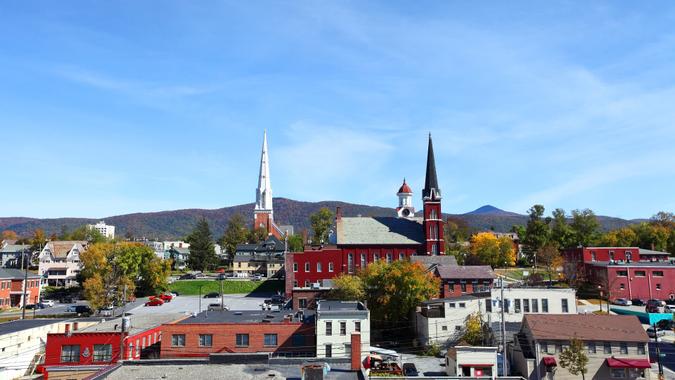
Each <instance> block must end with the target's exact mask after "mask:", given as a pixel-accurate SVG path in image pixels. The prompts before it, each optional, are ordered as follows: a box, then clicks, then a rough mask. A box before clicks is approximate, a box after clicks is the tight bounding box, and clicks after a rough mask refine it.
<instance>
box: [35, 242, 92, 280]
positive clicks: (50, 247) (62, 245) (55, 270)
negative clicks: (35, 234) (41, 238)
mask: <svg viewBox="0 0 675 380" xmlns="http://www.w3.org/2000/svg"><path fill="white" fill-rule="evenodd" d="M86 249H87V242H86V241H50V242H48V243H47V244H46V245H45V247H44V248H43V249H42V251H41V252H40V256H39V260H40V266H39V268H38V273H39V274H40V275H41V276H42V277H43V278H44V279H45V280H46V283H47V285H49V286H72V285H77V280H76V277H77V275H78V274H79V273H80V271H81V270H82V263H81V262H80V254H81V253H82V252H84V251H85V250H86Z"/></svg>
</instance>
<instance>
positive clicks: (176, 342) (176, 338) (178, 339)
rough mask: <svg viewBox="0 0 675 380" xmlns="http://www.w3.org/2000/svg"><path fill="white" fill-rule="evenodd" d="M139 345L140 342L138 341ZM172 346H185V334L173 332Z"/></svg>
mask: <svg viewBox="0 0 675 380" xmlns="http://www.w3.org/2000/svg"><path fill="white" fill-rule="evenodd" d="M136 345H138V342H136ZM171 346H172V347H185V334H173V335H171Z"/></svg>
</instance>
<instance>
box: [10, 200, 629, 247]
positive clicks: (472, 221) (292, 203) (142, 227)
mask: <svg viewBox="0 0 675 380" xmlns="http://www.w3.org/2000/svg"><path fill="white" fill-rule="evenodd" d="M322 207H327V208H328V209H330V210H333V211H334V210H335V209H336V207H341V208H342V214H343V215H344V216H359V215H361V216H393V215H396V211H395V209H393V208H388V207H377V206H368V205H361V204H353V203H346V202H339V201H322V202H302V201H296V200H292V199H287V198H274V219H275V221H276V222H277V224H282V225H283V224H290V225H293V226H294V228H295V231H296V233H297V232H300V231H302V230H303V229H309V227H310V226H309V215H311V214H312V213H314V212H316V211H318V210H319V209H320V208H322ZM237 213H239V214H241V215H243V216H244V217H245V218H246V219H251V217H252V214H253V203H247V204H243V205H237V206H230V207H224V208H219V209H212V210H209V209H184V210H173V211H160V212H147V213H134V214H125V215H116V216H109V217H105V218H98V219H89V218H53V219H39V218H26V217H0V231H4V230H12V231H14V232H16V233H18V234H19V235H20V236H28V235H30V234H31V233H32V231H33V230H35V229H36V228H42V229H43V230H45V232H46V233H47V236H50V235H51V234H57V235H58V234H59V233H61V231H62V230H63V229H64V228H65V229H67V230H70V231H72V230H73V229H75V228H77V227H79V226H81V225H83V224H93V223H95V222H97V221H99V220H104V221H105V222H106V223H107V224H111V225H114V226H115V233H116V235H117V236H120V237H121V236H125V234H127V233H131V234H132V235H133V236H135V237H146V238H148V239H162V240H166V239H180V238H183V237H185V236H186V235H187V234H189V233H190V231H191V230H192V228H193V227H194V226H195V224H196V223H197V220H199V218H201V217H204V218H206V219H207V220H208V221H209V224H210V226H211V231H212V232H213V234H214V237H216V238H217V237H219V236H221V235H222V233H223V231H224V230H225V227H226V226H227V222H228V220H229V219H230V217H232V215H235V214H237ZM444 216H445V217H454V218H457V219H461V220H464V221H465V222H466V223H467V224H468V225H469V227H471V228H472V229H474V230H489V229H492V230H494V231H498V232H506V231H509V230H510V229H511V227H512V226H513V225H518V224H520V225H525V224H526V223H527V215H522V214H517V213H514V212H509V211H504V210H501V209H499V208H497V207H494V206H490V205H486V206H482V207H479V208H478V209H476V210H474V211H471V212H468V213H465V214H444ZM598 220H599V221H600V224H601V226H602V229H603V230H610V229H615V228H620V227H624V226H627V225H629V224H632V223H636V222H638V221H641V220H642V219H640V220H625V219H620V218H613V217H608V216H598Z"/></svg>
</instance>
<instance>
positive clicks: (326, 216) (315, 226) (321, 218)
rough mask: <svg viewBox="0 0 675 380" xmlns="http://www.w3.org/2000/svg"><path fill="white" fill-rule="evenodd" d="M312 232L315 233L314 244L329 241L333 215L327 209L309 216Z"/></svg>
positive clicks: (323, 208)
mask: <svg viewBox="0 0 675 380" xmlns="http://www.w3.org/2000/svg"><path fill="white" fill-rule="evenodd" d="M309 220H310V223H311V225H312V230H313V231H314V241H313V243H314V244H319V243H323V242H327V241H328V231H329V229H330V226H331V225H333V213H332V212H331V211H330V210H329V209H328V208H326V207H322V208H321V209H320V210H319V211H317V212H315V213H314V214H312V215H310V216H309Z"/></svg>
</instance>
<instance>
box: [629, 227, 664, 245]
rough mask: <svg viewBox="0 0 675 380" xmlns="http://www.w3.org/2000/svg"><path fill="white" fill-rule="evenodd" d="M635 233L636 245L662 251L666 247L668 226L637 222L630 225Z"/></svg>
mask: <svg viewBox="0 0 675 380" xmlns="http://www.w3.org/2000/svg"><path fill="white" fill-rule="evenodd" d="M631 228H632V229H633V231H635V234H636V235H637V241H638V246H639V247H640V248H645V249H654V250H657V251H664V250H666V249H667V247H668V237H669V236H670V231H669V230H668V228H666V227H663V226H662V225H659V224H651V223H645V222H642V223H639V224H635V225H633V226H631Z"/></svg>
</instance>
